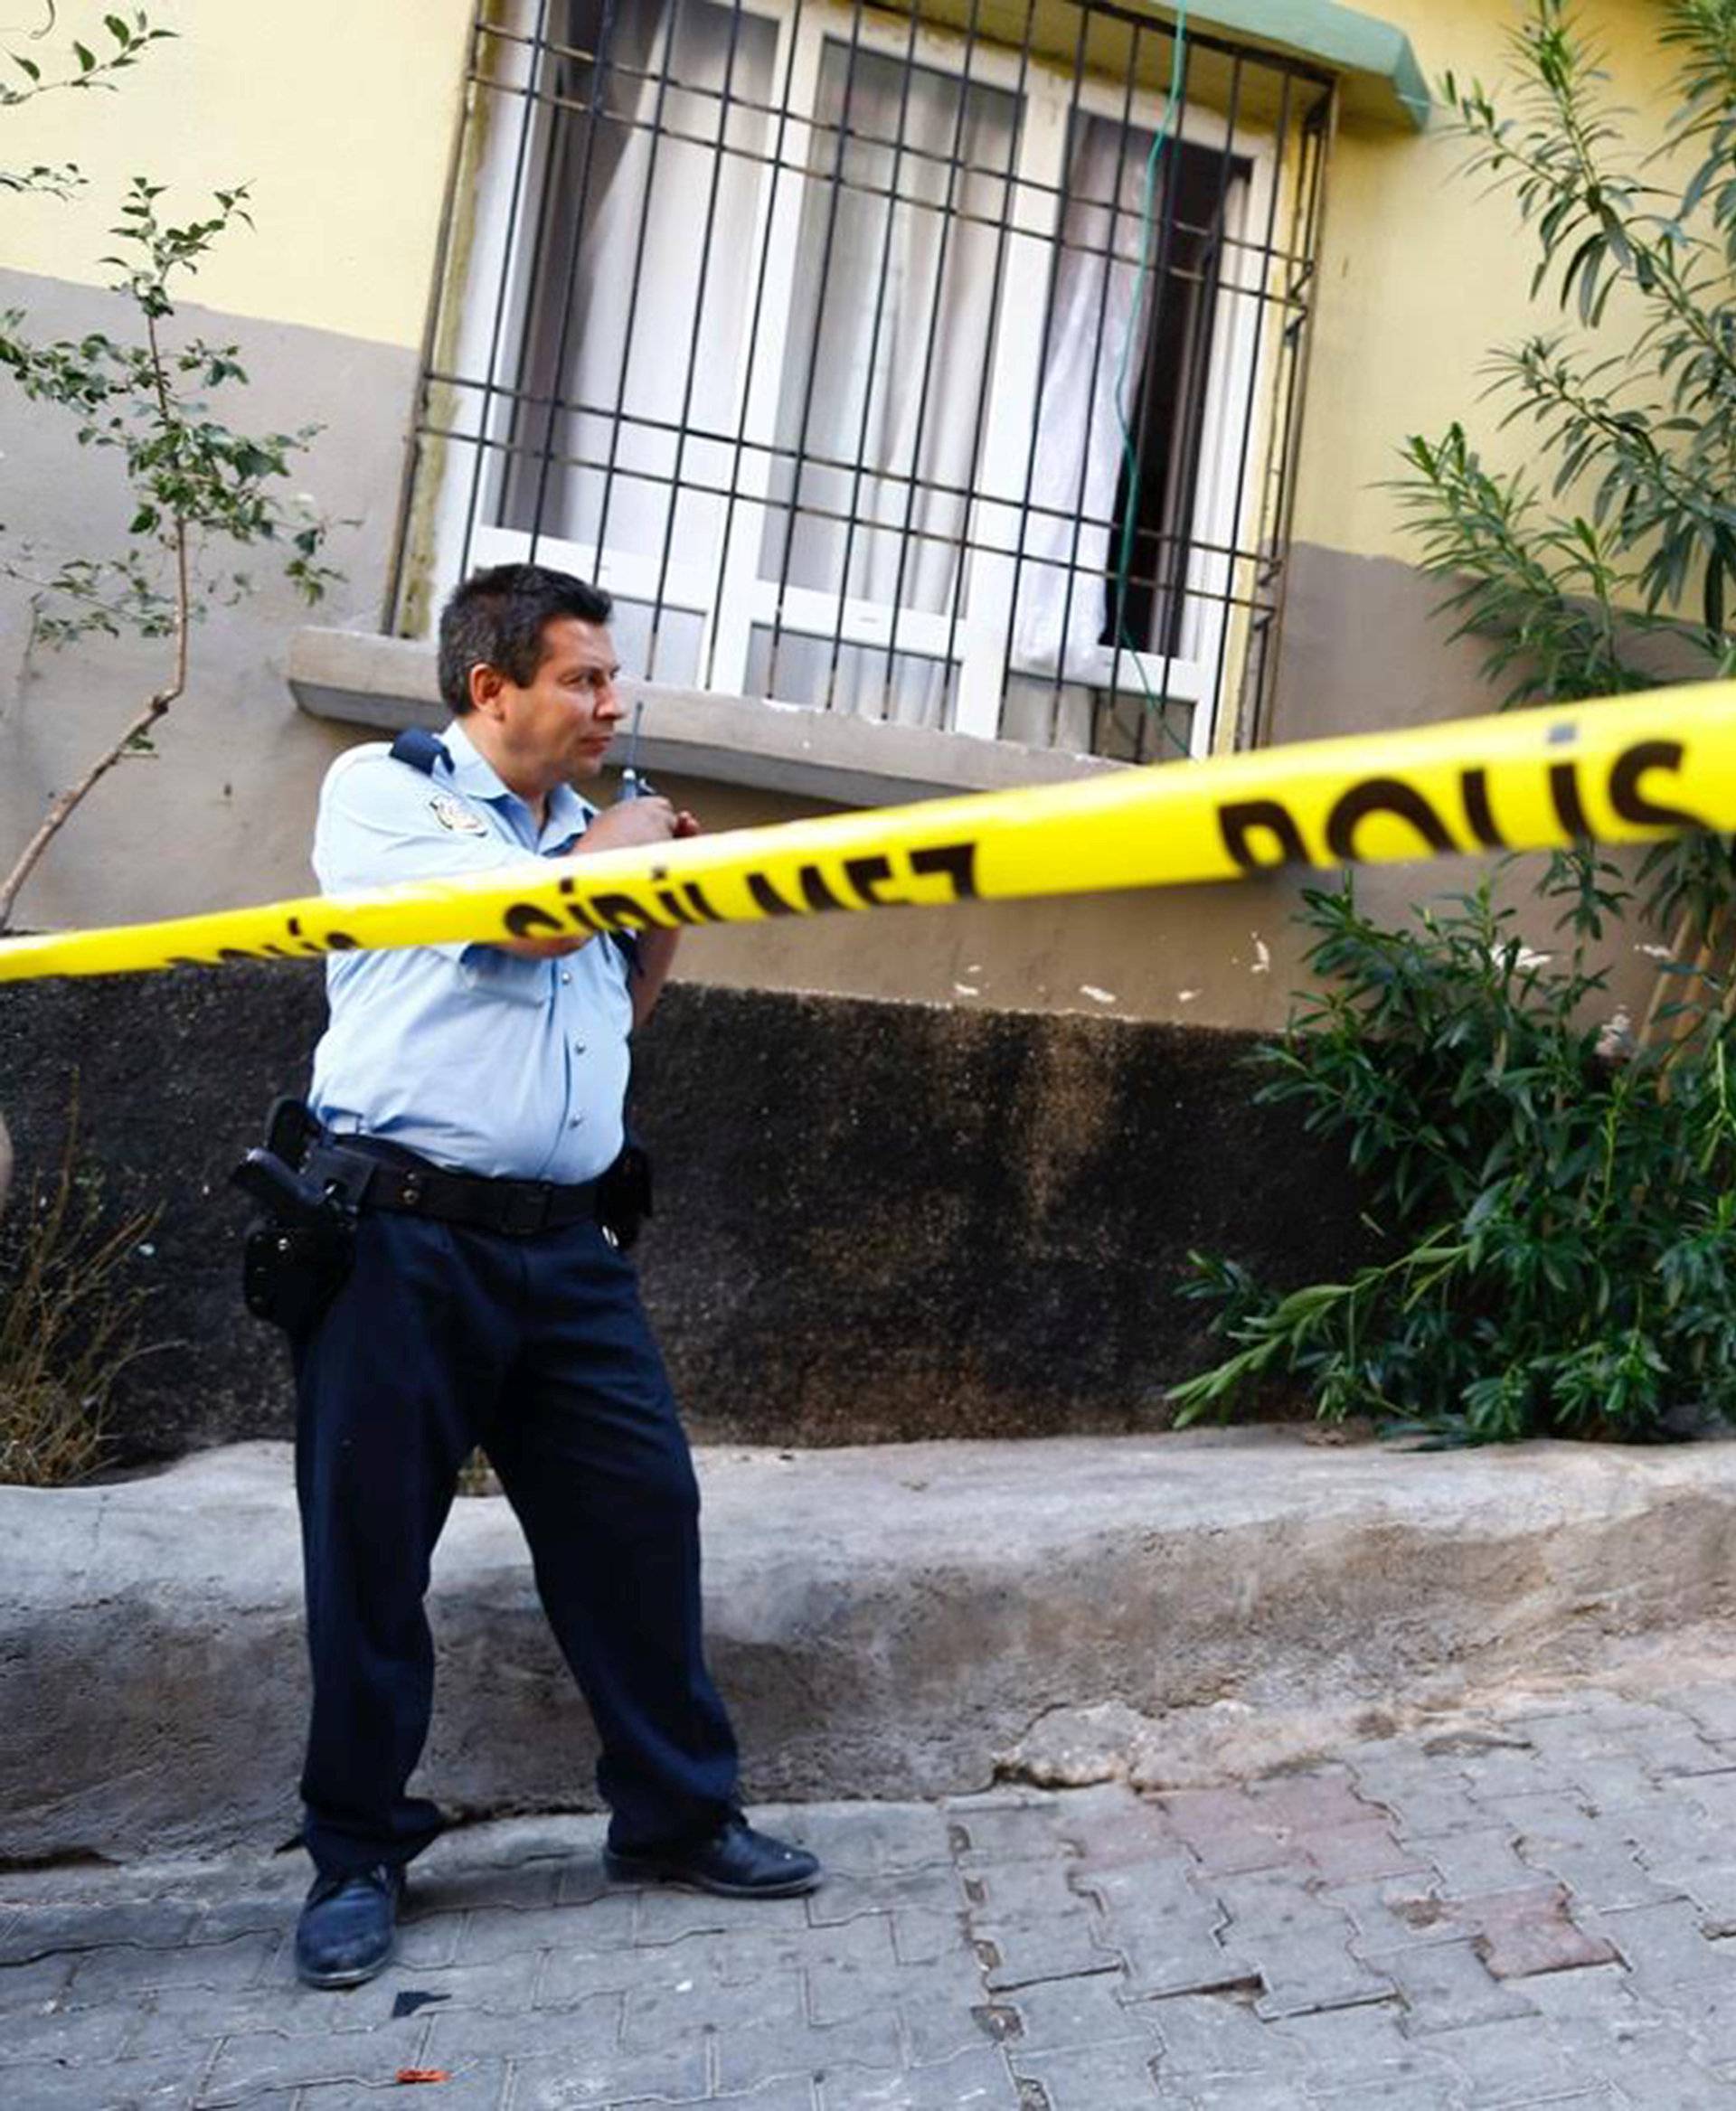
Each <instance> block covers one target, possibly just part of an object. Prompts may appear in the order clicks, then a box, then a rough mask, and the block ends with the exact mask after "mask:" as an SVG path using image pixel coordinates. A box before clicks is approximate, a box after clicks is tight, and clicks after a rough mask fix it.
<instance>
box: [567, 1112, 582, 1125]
mask: <svg viewBox="0 0 1736 2111" xmlns="http://www.w3.org/2000/svg"><path fill="white" fill-rule="evenodd" d="M567 1126H568V1127H569V1128H570V1129H580V1128H583V1126H585V1117H584V1116H583V1115H582V1114H575V1115H574V1116H573V1117H572V1118H571V1121H569V1122H568V1124H567Z"/></svg>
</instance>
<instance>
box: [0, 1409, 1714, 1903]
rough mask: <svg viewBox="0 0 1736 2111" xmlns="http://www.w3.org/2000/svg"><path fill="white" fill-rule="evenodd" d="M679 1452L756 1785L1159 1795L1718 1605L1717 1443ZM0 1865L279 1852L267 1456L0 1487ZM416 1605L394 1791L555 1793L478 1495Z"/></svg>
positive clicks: (284, 1795)
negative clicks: (1108, 1787)
mask: <svg viewBox="0 0 1736 2111" xmlns="http://www.w3.org/2000/svg"><path fill="white" fill-rule="evenodd" d="M699 1464H700V1473H701V1479H702V1483H703V1488H704V1493H705V1506H706V1520H705V1544H706V1563H707V1568H706V1597H707V1607H708V1618H709V1622H710V1633H711V1637H712V1642H711V1648H712V1663H713V1668H714V1670H715V1672H716V1674H717V1677H718V1681H719V1683H720V1685H721V1686H722V1689H723V1691H724V1692H725V1693H726V1695H727V1697H728V1698H729V1700H730V1702H731V1707H732V1709H733V1710H734V1711H735V1714H736V1717H737V1721H738V1726H739V1728H740V1729H741V1737H742V1743H743V1748H744V1750H745V1752H746V1754H747V1756H748V1762H749V1769H750V1772H749V1780H748V1784H747V1786H748V1787H749V1789H750V1793H751V1794H752V1795H754V1796H755V1797H759V1798H765V1797H778V1798H793V1799H836V1798H846V1797H910V1796H931V1795H944V1794H953V1793H958V1792H961V1791H966V1790H969V1789H972V1788H978V1787H981V1786H984V1785H985V1784H986V1782H988V1781H989V1779H990V1778H991V1777H992V1776H993V1775H994V1773H995V1770H996V1768H997V1766H998V1767H1001V1768H1002V1770H1004V1771H1005V1770H1006V1769H1007V1767H1008V1766H1009V1764H1011V1766H1012V1767H1013V1768H1014V1770H1023V1771H1025V1772H1027V1773H1036V1774H1037V1775H1038V1776H1040V1777H1043V1778H1047V1779H1090V1778H1102V1777H1106V1776H1111V1775H1114V1774H1118V1773H1120V1774H1126V1773H1128V1772H1132V1773H1133V1775H1134V1776H1135V1778H1138V1779H1158V1778H1163V1777H1165V1775H1166V1774H1167V1776H1168V1777H1169V1778H1184V1777H1186V1776H1187V1773H1188V1769H1189V1758H1188V1752H1189V1746H1188V1741H1187V1739H1186V1737H1185V1736H1184V1734H1183V1733H1184V1729H1185V1728H1186V1727H1188V1726H1190V1725H1191V1726H1197V1725H1198V1723H1199V1722H1201V1721H1202V1720H1203V1721H1205V1722H1207V1723H1209V1724H1212V1725H1215V1726H1217V1728H1218V1729H1230V1730H1234V1729H1237V1727H1238V1726H1241V1732H1242V1734H1243V1735H1244V1741H1245V1738H1246V1735H1247V1733H1248V1732H1249V1730H1250V1726H1252V1729H1254V1730H1256V1731H1261V1730H1263V1732H1264V1733H1266V1742H1265V1744H1264V1745H1263V1746H1262V1747H1261V1749H1262V1750H1263V1751H1264V1752H1265V1753H1266V1755H1267V1757H1268V1758H1270V1756H1271V1755H1272V1753H1273V1751H1274V1750H1276V1749H1278V1748H1276V1747H1274V1746H1273V1745H1272V1743H1271V1738H1270V1733H1271V1731H1272V1728H1273V1726H1274V1725H1275V1724H1278V1723H1280V1722H1285V1723H1288V1724H1290V1725H1292V1726H1299V1727H1297V1728H1296V1732H1295V1735H1293V1736H1292V1737H1291V1738H1290V1740H1289V1745H1288V1748H1287V1749H1288V1750H1289V1751H1291V1752H1292V1753H1294V1751H1296V1750H1297V1749H1299V1748H1307V1726H1308V1725H1309V1724H1310V1723H1313V1724H1315V1725H1316V1726H1317V1725H1319V1724H1321V1723H1323V1722H1325V1721H1326V1720H1328V1719H1330V1718H1333V1717H1334V1714H1335V1711H1336V1715H1337V1716H1338V1717H1339V1718H1342V1717H1344V1716H1345V1715H1346V1714H1348V1715H1349V1716H1351V1717H1352V1718H1353V1719H1354V1717H1355V1715H1356V1714H1357V1713H1358V1711H1363V1712H1365V1711H1367V1710H1371V1709H1374V1710H1379V1709H1391V1708H1393V1707H1401V1706H1403V1705H1405V1704H1408V1703H1413V1702H1416V1701H1425V1702H1428V1701H1434V1702H1440V1701H1449V1700H1451V1699H1452V1698H1454V1697H1455V1696H1457V1695H1460V1694H1463V1693H1464V1692H1467V1691H1469V1690H1471V1689H1472V1688H1474V1687H1475V1686H1477V1684H1478V1683H1486V1682H1491V1681H1494V1680H1496V1679H1499V1678H1501V1677H1504V1676H1509V1675H1526V1676H1534V1675H1536V1674H1538V1673H1547V1672H1549V1671H1551V1670H1552V1669H1556V1670H1562V1671H1566V1670H1574V1671H1578V1672H1583V1671H1585V1670H1587V1669H1595V1668H1596V1667H1597V1666H1598V1665H1599V1663H1600V1662H1601V1661H1603V1659H1604V1658H1605V1657H1606V1656H1607V1654H1608V1653H1609V1651H1610V1649H1611V1648H1612V1647H1613V1646H1614V1645H1615V1644H1616V1643H1617V1642H1618V1640H1619V1639H1620V1638H1622V1637H1630V1636H1644V1635H1654V1634H1659V1633H1663V1632H1665V1631H1666V1630H1669V1629H1672V1628H1675V1627H1676V1626H1686V1625H1689V1624H1699V1623H1703V1622H1708V1621H1719V1620H1722V1619H1724V1618H1726V1617H1728V1616H1729V1614H1730V1612H1731V1598H1732V1588H1733V1586H1732V1560H1731V1556H1732V1552H1736V1442H1724V1441H1720V1442H1715V1443H1705V1444H1699V1445H1694V1446H1692V1447H1682V1448H1671V1449H1646V1450H1628V1449H1618V1448H1616V1447H1598V1446H1580V1445H1558V1444H1537V1445H1527V1446H1522V1447H1513V1448H1511V1449H1504V1450H1495V1451H1484V1452H1461V1453H1442V1454H1396V1453H1392V1452H1389V1451H1385V1450H1382V1449H1381V1448H1378V1447H1372V1446H1363V1447H1334V1446H1330V1445H1324V1444H1320V1443H1318V1442H1313V1441H1310V1440H1309V1439H1308V1437H1307V1436H1305V1435H1304V1434H1302V1433H1299V1432H1291V1431H1283V1430H1241V1431H1230V1432H1205V1433H1200V1432H1187V1433H1184V1434H1175V1435H1164V1436H1155V1437H1087V1438H1062V1439H1054V1440H1043V1441H1033V1442H1028V1443H1024V1444H995V1443H957V1444H943V1443H931V1444H920V1445H899V1446H886V1447H875V1448H867V1449H849V1450H835V1451H817V1452H805V1453H791V1452H778V1451H769V1450H753V1451H741V1450H727V1451H725V1450H716V1451H710V1452H703V1453H702V1454H701V1455H700V1459H699ZM0 1549H3V1550H4V1551H3V1552H0V1721H4V1722H5V1724H6V1725H7V1732H6V1736H5V1739H4V1745H3V1747H0V1857H3V1858H8V1859H13V1860H26V1861H35V1860H40V1859H44V1858H48V1857H53V1856H70V1855H74V1854H80V1853H89V1854H97V1855H100V1856H103V1857H107V1858H114V1857H121V1856H128V1855H133V1854H138V1853H144V1852H160V1851H164V1850H169V1849H177V1848H186V1847H199V1848H204V1847H211V1848H215V1847H220V1846H224V1845H229V1844H232V1843H234V1842H239V1841H241V1840H243V1839H250V1840H252V1841H254V1842H263V1843H266V1844H275V1843H276V1842H278V1841H279V1840H281V1839H283V1838H285V1837H287V1836H288V1834H289V1833H291V1832H292V1831H293V1830H294V1826H295V1822H296V1814H295V1805H294V1779H295V1775H296V1770H297V1760H298V1757H299V1742H300V1736H301V1717H302V1709H303V1704H304V1692H305V1670H304V1663H303V1656H302V1643H301V1631H300V1605H299V1576H298V1556H297V1539H296V1525H295V1507H294V1495H293V1488H292V1483H291V1475H290V1464H289V1454H288V1447H285V1446H282V1445H275V1444H250V1445H240V1446H235V1447H230V1448H227V1449H224V1450H221V1451H215V1452H207V1453H203V1454H201V1455H198V1456H194V1457H192V1458H189V1459H187V1460H185V1461H184V1462H183V1463H182V1464H180V1465H177V1466H175V1467H174V1468H173V1469H171V1470H170V1471H169V1472H167V1473H165V1474H163V1475H159V1476H157V1477H155V1478H152V1479H149V1480H140V1481H132V1482H127V1483H120V1484H113V1485H109V1486H104V1487H96V1488H88V1489H73V1490H52V1491H43V1490H33V1489H21V1488H4V1489H0ZM431 1606H432V1613H433V1619H434V1625H435V1630H436V1635H437V1640H438V1646H439V1665H440V1686H439V1699H438V1701H437V1708H436V1716H435V1726H434V1732H433V1736H432V1738H431V1739H430V1744H429V1753H428V1755H427V1759H426V1762H425V1766H424V1768H423V1779H424V1780H425V1782H426V1784H427V1786H428V1788H429V1792H430V1793H432V1794H434V1795H437V1796H439V1798H440V1800H441V1801H442V1802H443V1803H444V1804H446V1805H448V1807H451V1808H455V1809H458V1810H460V1811H466V1812H471V1813H482V1812H486V1813H502V1812H508V1811H512V1810H526V1809H531V1810H534V1809H558V1808H566V1809H571V1808H575V1807H585V1806H587V1805H589V1804H590V1802H591V1800H592V1798H591V1792H590V1769H591V1762H592V1757H593V1748H592V1745H591V1742H590V1730H589V1726H588V1724H587V1722H586V1719H585V1715H584V1710H583V1709H582V1707H581V1706H580V1703H579V1701H578V1700H577V1698H576V1697H575V1695H574V1693H573V1691H572V1688H571V1682H570V1681H569V1679H568V1676H567V1673H566V1672H565V1670H564V1667H563V1666H562V1665H561V1662H560V1660H559V1658H558V1656H557V1654H556V1653H555V1650H554V1647H553V1645H552V1642H551V1640H550V1638H549V1635H548V1633H547V1630H546V1628H545V1627H544V1626H543V1625H542V1618H541V1615H540V1613H539V1611H538V1609H537V1607H536V1603H535V1598H534V1595H533V1589H532V1585H531V1580H530V1575H529V1567H528V1563H527V1561H526V1560H525V1558H524V1548H523V1543H522V1541H521V1540H520V1537H519V1533H518V1530H517V1526H516V1524H515V1523H514V1521H513V1519H512V1517H511V1514H510V1513H509V1512H508V1511H507V1509H506V1507H505V1503H502V1502H500V1501H498V1500H489V1499H476V1500H465V1501H461V1502H460V1503H458V1505H457V1508H456V1510H455V1513H454V1515H453V1518H452V1521H451V1523H450V1524H449V1526H448V1531H447V1533H446V1537H445V1539H444V1541H442V1543H441V1547H440V1550H439V1556H438V1558H437V1560H436V1564H435V1586H434V1591H433V1594H432V1599H431ZM1256 1741H1258V1739H1257V1740H1256ZM1224 1758H1225V1751H1224V1748H1223V1743H1222V1737H1220V1738H1219V1739H1218V1740H1217V1744H1216V1747H1215V1748H1214V1749H1213V1751H1212V1761H1213V1762H1214V1763H1216V1764H1219V1765H1222V1762H1223V1760H1224Z"/></svg>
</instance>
